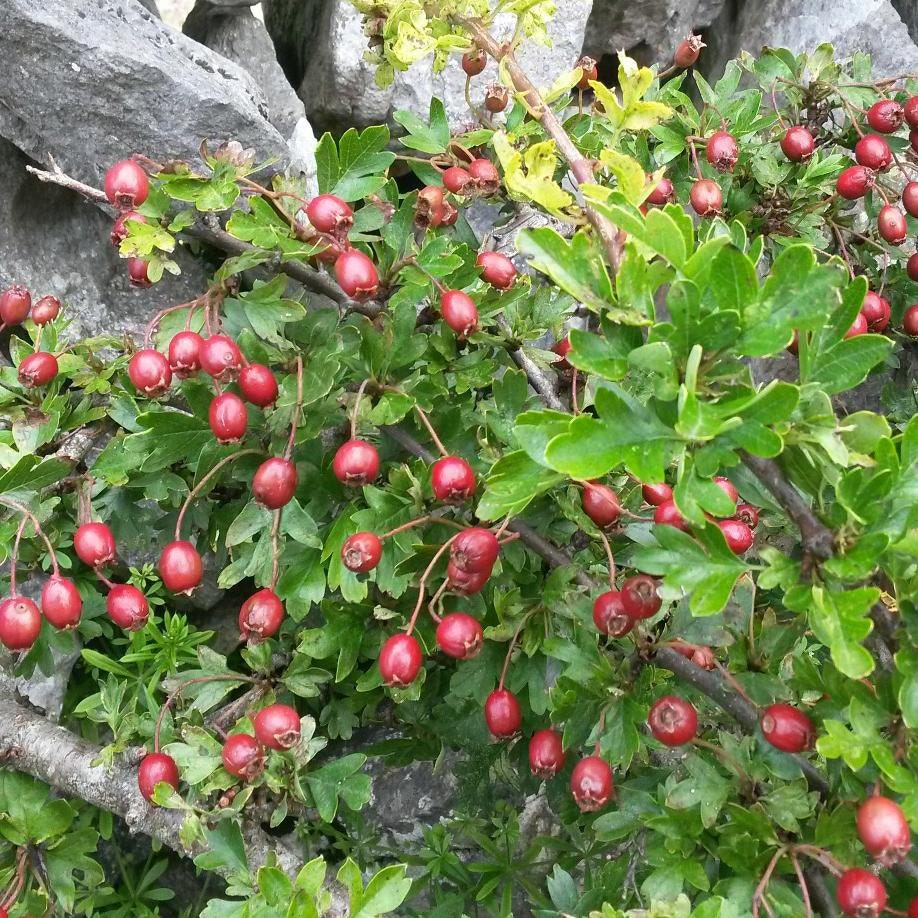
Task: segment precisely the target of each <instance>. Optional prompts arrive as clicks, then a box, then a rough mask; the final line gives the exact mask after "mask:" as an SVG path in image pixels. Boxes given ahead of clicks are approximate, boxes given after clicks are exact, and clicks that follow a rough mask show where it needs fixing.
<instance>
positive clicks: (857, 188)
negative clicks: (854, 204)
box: [835, 166, 874, 201]
mask: <svg viewBox="0 0 918 918" xmlns="http://www.w3.org/2000/svg"><path fill="white" fill-rule="evenodd" d="M873 181H874V176H873V172H871V170H870V169H868V168H867V167H866V166H848V168H847V169H844V170H843V171H842V173H841V174H840V175H839V176H838V178H837V179H836V181H835V189H836V191H838V193H839V194H840V195H841V196H842V197H843V198H846V199H847V200H849V201H854V200H855V199H857V198H862V197H864V195H865V194H867V190H868V189H869V188H872V187H873Z"/></svg>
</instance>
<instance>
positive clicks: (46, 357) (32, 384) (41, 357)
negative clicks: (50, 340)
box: [17, 351, 60, 389]
mask: <svg viewBox="0 0 918 918" xmlns="http://www.w3.org/2000/svg"><path fill="white" fill-rule="evenodd" d="M59 371H60V366H59V365H58V362H57V357H55V356H54V354H49V353H48V352H47V351H36V352H35V353H34V354H29V355H28V356H27V357H23V358H22V362H21V363H20V364H19V369H18V372H17V378H18V380H19V382H20V383H21V384H22V385H23V386H25V387H26V388H28V389H36V388H39V387H41V386H47V385H48V383H49V382H51V381H52V380H53V379H55V378H56V377H57V374H58V372H59Z"/></svg>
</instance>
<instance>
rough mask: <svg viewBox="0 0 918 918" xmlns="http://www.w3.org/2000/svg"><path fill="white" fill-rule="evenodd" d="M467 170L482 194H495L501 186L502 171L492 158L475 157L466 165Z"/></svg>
mask: <svg viewBox="0 0 918 918" xmlns="http://www.w3.org/2000/svg"><path fill="white" fill-rule="evenodd" d="M466 171H467V172H468V174H469V175H470V176H471V178H472V181H474V183H475V187H476V188H477V189H478V191H480V192H481V193H482V194H494V192H495V191H497V189H498V188H500V173H499V172H498V171H497V166H495V165H494V163H492V162H491V160H490V159H486V158H485V157H483V156H482V157H479V158H478V159H473V160H472V161H471V162H470V163H469V164H468V166H466Z"/></svg>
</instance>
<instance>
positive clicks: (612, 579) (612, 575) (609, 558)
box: [599, 529, 615, 590]
mask: <svg viewBox="0 0 918 918" xmlns="http://www.w3.org/2000/svg"><path fill="white" fill-rule="evenodd" d="M599 538H600V539H602V545H603V548H605V550H606V560H607V561H608V562H609V589H610V590H614V589H615V555H613V554H612V546H611V545H610V544H609V540H608V539H607V538H606V534H605V533H604V532H603V531H602V530H601V529H600V530H599Z"/></svg>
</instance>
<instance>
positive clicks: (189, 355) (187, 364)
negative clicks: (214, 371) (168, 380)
mask: <svg viewBox="0 0 918 918" xmlns="http://www.w3.org/2000/svg"><path fill="white" fill-rule="evenodd" d="M203 345H204V339H203V338H202V337H201V336H200V335H199V334H198V333H197V332H196V331H180V332H178V333H176V334H175V335H173V336H172V340H171V341H170V342H169V369H170V370H172V372H173V373H174V374H175V375H176V376H177V377H178V378H179V379H187V378H188V377H189V376H194V375H195V374H196V373H197V372H198V371H199V370H200V369H201V347H202V346H203Z"/></svg>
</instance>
